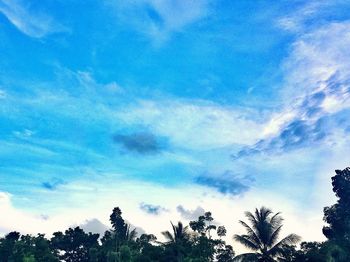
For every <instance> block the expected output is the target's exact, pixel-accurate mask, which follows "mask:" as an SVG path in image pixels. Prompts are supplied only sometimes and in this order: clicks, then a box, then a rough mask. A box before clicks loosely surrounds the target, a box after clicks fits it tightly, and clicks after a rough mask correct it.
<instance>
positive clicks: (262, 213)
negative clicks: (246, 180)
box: [234, 207, 300, 262]
mask: <svg viewBox="0 0 350 262" xmlns="http://www.w3.org/2000/svg"><path fill="white" fill-rule="evenodd" d="M245 215H246V217H247V218H248V220H249V222H250V224H251V225H248V224H247V223H246V222H244V221H239V223H240V224H241V225H242V226H243V227H244V228H245V229H246V231H247V233H246V234H245V235H234V239H235V240H236V241H237V242H239V243H241V244H243V245H244V246H245V247H247V248H248V249H250V250H252V251H254V252H252V253H246V254H242V255H239V256H237V257H236V258H235V259H236V260H238V261H264V262H269V261H275V259H274V258H276V257H277V256H278V255H282V253H283V252H282V251H283V247H284V246H289V245H293V244H295V243H297V242H298V241H300V237H299V236H297V235H295V234H290V235H288V236H286V237H285V238H283V239H282V240H280V241H278V237H279V234H280V231H281V229H282V221H283V219H282V218H281V216H280V213H276V214H274V215H273V213H272V211H271V210H270V209H268V208H265V207H261V208H260V209H256V210H255V213H254V214H252V213H251V212H246V213H245Z"/></svg>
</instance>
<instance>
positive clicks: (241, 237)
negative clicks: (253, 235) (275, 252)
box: [233, 235, 259, 251]
mask: <svg viewBox="0 0 350 262" xmlns="http://www.w3.org/2000/svg"><path fill="white" fill-rule="evenodd" d="M233 239H234V240H236V241H237V242H239V243H241V244H242V245H244V246H245V247H247V248H249V249H251V250H254V251H257V250H259V246H257V245H256V244H255V243H254V242H252V241H251V240H250V239H249V236H247V235H234V236H233Z"/></svg>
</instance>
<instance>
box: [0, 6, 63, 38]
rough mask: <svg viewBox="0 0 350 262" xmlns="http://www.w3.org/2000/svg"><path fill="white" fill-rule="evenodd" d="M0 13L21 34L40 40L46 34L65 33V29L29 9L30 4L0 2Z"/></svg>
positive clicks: (52, 20) (46, 16)
mask: <svg viewBox="0 0 350 262" xmlns="http://www.w3.org/2000/svg"><path fill="white" fill-rule="evenodd" d="M0 12H1V13H3V14H4V15H5V16H6V17H7V19H8V20H9V21H10V22H11V23H12V24H13V25H14V26H15V27H16V28H17V29H18V30H20V31H21V32H22V33H24V34H26V35H28V36H30V37H34V38H41V37H44V36H46V35H48V34H52V33H57V32H63V31H67V28H65V27H64V26H62V25H61V24H59V23H58V22H56V21H55V20H54V19H53V18H52V17H50V16H49V15H46V14H43V13H37V12H34V11H32V10H31V9H30V4H29V3H28V2H24V1H22V0H1V1H0Z"/></svg>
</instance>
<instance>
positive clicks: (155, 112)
mask: <svg viewBox="0 0 350 262" xmlns="http://www.w3.org/2000/svg"><path fill="white" fill-rule="evenodd" d="M117 115H118V118H120V119H121V120H122V121H124V123H125V124H128V125H136V124H141V125H144V126H148V127H150V128H151V129H152V131H154V132H156V133H157V134H159V135H161V136H165V137H168V138H169V140H170V142H171V143H172V144H175V145H177V146H179V147H185V148H190V149H200V148H202V149H203V148H205V149H211V148H218V147H225V146H234V145H235V144H253V143H254V142H256V141H257V138H258V137H259V136H260V131H259V130H260V129H261V123H259V121H258V120H256V117H257V115H256V114H255V113H254V112H253V111H251V110H250V109H245V110H243V109H242V110H240V109H236V108H230V107H225V106H221V105H218V104H215V103H211V102H208V101H195V100H192V101H186V100H185V101H182V100H162V101H149V100H148V101H145V100H143V101H140V102H139V103H138V104H136V106H135V105H132V106H130V107H128V108H126V109H124V110H121V111H119V112H118V113H117Z"/></svg>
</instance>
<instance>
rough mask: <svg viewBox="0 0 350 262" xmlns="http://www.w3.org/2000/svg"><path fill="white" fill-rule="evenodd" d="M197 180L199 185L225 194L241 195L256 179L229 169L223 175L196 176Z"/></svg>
mask: <svg viewBox="0 0 350 262" xmlns="http://www.w3.org/2000/svg"><path fill="white" fill-rule="evenodd" d="M195 182H196V183H197V184H199V185H203V186H207V187H211V188H214V189H215V190H217V191H219V192H220V193H223V194H230V195H239V194H242V193H244V192H246V191H247V190H249V188H250V185H251V184H252V183H253V182H254V179H253V178H252V177H250V176H247V175H245V176H241V175H237V174H235V173H234V172H232V171H230V170H227V171H225V172H224V173H223V174H221V175H213V174H204V175H201V176H198V177H196V178H195Z"/></svg>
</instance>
